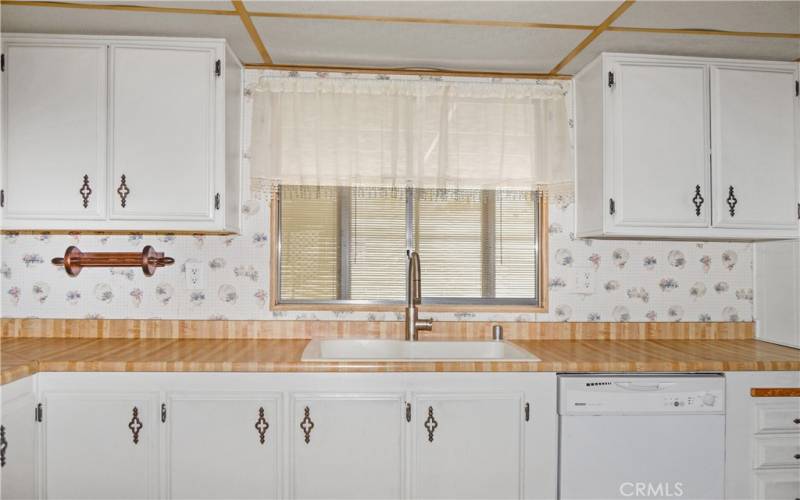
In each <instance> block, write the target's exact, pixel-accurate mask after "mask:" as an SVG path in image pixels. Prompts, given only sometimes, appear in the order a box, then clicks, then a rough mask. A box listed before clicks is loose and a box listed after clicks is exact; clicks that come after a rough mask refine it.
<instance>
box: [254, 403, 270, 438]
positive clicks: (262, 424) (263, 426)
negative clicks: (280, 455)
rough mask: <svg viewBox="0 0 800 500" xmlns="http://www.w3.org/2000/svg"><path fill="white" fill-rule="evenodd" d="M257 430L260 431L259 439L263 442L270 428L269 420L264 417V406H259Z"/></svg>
mask: <svg viewBox="0 0 800 500" xmlns="http://www.w3.org/2000/svg"><path fill="white" fill-rule="evenodd" d="M255 427H256V431H258V440H259V442H260V443H261V444H264V441H266V434H267V429H269V422H267V419H266V418H264V407H263V406H262V407H259V408H258V420H256V425H255Z"/></svg>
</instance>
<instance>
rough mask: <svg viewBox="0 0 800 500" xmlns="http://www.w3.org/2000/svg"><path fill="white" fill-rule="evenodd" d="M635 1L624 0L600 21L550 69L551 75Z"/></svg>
mask: <svg viewBox="0 0 800 500" xmlns="http://www.w3.org/2000/svg"><path fill="white" fill-rule="evenodd" d="M635 1H636V0H625V1H624V2H622V4H620V6H619V7H617V8H616V9H615V10H614V12H612V13H611V15H609V16H608V17H607V18H605V20H604V21H603V22H602V23H600V24H599V25H598V26H597V27H596V28H595V29H593V30H592V32H591V33H589V34H588V35H586V38H584V39H583V40H582V41H581V43H579V44H578V45H577V46H576V47H575V48H574V49H572V50H571V51H570V53H569V54H567V55H566V57H564V59H562V60H561V62H559V63H558V64H556V65H555V66H554V67H553V69H551V70H550V74H551V75H555V74H558V73H559V72H560V71H561V70H562V69H564V67H565V66H566V65H567V64H569V63H570V62H571V61H572V60H573V59H575V57H577V55H578V54H580V53H581V52H582V51H583V49H585V48H586V47H588V46H589V44H591V43H592V42H593V41H594V40H595V39H596V38H597V37H598V36H600V34H602V33H603V32H604V31H605V30H606V29H607V28H608V27H609V26H611V23H613V22H614V21H616V20H617V19H619V16H621V15H622V14H624V13H625V11H626V10H628V9H630V8H631V6H632V5H633V3H634V2H635Z"/></svg>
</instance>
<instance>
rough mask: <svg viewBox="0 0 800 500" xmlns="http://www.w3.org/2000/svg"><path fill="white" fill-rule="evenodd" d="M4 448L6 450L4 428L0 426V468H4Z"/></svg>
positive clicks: (6, 443)
mask: <svg viewBox="0 0 800 500" xmlns="http://www.w3.org/2000/svg"><path fill="white" fill-rule="evenodd" d="M6 448H8V441H7V440H6V426H5V425H0V467H5V466H6Z"/></svg>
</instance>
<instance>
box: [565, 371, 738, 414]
mask: <svg viewBox="0 0 800 500" xmlns="http://www.w3.org/2000/svg"><path fill="white" fill-rule="evenodd" d="M724 410H725V378H724V377H722V376H720V375H687V376H624V375H619V376H608V375H599V376H591V375H561V376H559V414H561V415H611V414H617V415H626V414H630V415H641V414H648V413H653V414H684V413H724Z"/></svg>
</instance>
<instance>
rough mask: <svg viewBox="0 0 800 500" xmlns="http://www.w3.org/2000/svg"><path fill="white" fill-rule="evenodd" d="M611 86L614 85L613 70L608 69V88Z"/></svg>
mask: <svg viewBox="0 0 800 500" xmlns="http://www.w3.org/2000/svg"><path fill="white" fill-rule="evenodd" d="M613 86H614V72H613V71H609V72H608V88H611V87H613Z"/></svg>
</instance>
